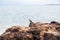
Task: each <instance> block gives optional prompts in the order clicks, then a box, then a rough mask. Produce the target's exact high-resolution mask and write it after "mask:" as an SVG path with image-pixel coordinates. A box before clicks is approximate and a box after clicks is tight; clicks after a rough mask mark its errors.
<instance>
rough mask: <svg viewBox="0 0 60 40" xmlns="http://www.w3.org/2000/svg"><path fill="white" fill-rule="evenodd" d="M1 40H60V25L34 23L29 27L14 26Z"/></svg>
mask: <svg viewBox="0 0 60 40" xmlns="http://www.w3.org/2000/svg"><path fill="white" fill-rule="evenodd" d="M0 40H60V23H58V22H55V21H52V22H51V23H40V22H36V23H33V22H32V21H31V20H30V24H29V27H24V26H12V27H11V28H8V29H7V30H6V31H5V32H4V33H3V34H2V35H0Z"/></svg>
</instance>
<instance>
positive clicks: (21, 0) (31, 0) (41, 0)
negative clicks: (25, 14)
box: [0, 0, 60, 5]
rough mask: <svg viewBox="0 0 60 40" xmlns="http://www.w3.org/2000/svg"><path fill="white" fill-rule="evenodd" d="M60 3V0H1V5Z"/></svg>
mask: <svg viewBox="0 0 60 40" xmlns="http://www.w3.org/2000/svg"><path fill="white" fill-rule="evenodd" d="M24 4H60V0H0V5H24Z"/></svg>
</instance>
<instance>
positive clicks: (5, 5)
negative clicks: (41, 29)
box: [0, 0, 60, 34]
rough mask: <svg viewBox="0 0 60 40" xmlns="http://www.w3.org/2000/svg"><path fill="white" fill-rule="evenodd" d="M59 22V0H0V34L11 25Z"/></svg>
mask: <svg viewBox="0 0 60 40" xmlns="http://www.w3.org/2000/svg"><path fill="white" fill-rule="evenodd" d="M29 19H31V20H32V21H33V22H37V21H39V22H50V21H53V20H55V21H58V22H60V0H0V34H1V33H3V32H4V31H5V30H6V29H7V28H9V27H11V26H13V25H25V26H28V25H29Z"/></svg>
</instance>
